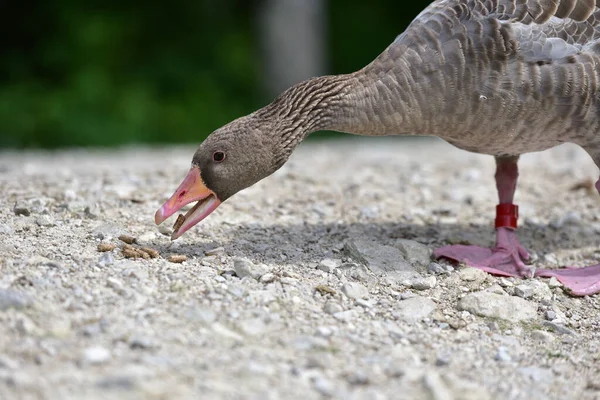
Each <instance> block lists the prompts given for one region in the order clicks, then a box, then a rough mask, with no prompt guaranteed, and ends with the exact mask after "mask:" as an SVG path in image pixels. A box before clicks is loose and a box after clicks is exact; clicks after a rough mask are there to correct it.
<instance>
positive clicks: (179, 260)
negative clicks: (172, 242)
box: [168, 254, 187, 264]
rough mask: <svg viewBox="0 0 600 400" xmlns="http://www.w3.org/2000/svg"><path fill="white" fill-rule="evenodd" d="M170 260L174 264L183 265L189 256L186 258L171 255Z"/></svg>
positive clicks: (179, 255)
mask: <svg viewBox="0 0 600 400" xmlns="http://www.w3.org/2000/svg"><path fill="white" fill-rule="evenodd" d="M168 260H169V262H172V263H176V264H181V263H182V262H184V261H186V260H187V256H184V255H183V254H171V255H170V256H169V258H168Z"/></svg>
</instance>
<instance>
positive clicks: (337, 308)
mask: <svg viewBox="0 0 600 400" xmlns="http://www.w3.org/2000/svg"><path fill="white" fill-rule="evenodd" d="M343 310H344V309H343V308H342V306H341V305H339V304H338V303H334V302H332V301H328V302H327V303H325V305H324V306H323V311H325V312H326V313H327V314H337V313H339V312H342V311H343Z"/></svg>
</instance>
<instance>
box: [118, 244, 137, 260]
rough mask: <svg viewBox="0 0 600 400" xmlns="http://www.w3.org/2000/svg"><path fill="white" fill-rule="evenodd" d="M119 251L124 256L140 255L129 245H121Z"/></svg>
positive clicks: (134, 256) (133, 256)
mask: <svg viewBox="0 0 600 400" xmlns="http://www.w3.org/2000/svg"><path fill="white" fill-rule="evenodd" d="M121 253H123V256H124V257H125V258H134V259H135V258H140V257H142V256H141V254H140V253H139V252H138V251H137V249H136V248H134V247H132V246H129V245H125V246H123V248H122V249H121Z"/></svg>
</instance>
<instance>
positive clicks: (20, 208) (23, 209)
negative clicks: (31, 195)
mask: <svg viewBox="0 0 600 400" xmlns="http://www.w3.org/2000/svg"><path fill="white" fill-rule="evenodd" d="M13 212H14V213H15V215H23V216H25V217H29V216H30V215H31V211H30V210H29V208H28V207H27V206H25V205H24V204H20V203H17V204H15V206H14V207H13Z"/></svg>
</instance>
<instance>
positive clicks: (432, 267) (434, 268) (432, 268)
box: [427, 262, 447, 275]
mask: <svg viewBox="0 0 600 400" xmlns="http://www.w3.org/2000/svg"><path fill="white" fill-rule="evenodd" d="M427 272H429V273H430V274H435V275H442V274H445V273H447V271H446V268H444V266H443V265H442V264H438V263H435V262H432V263H429V265H428V266H427Z"/></svg>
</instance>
